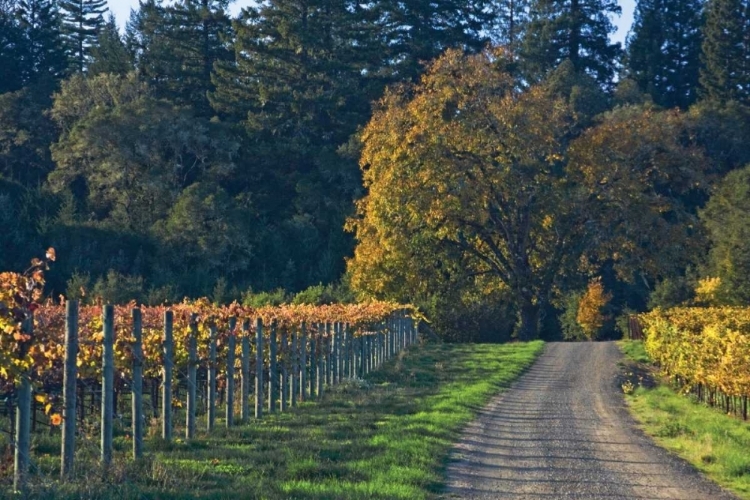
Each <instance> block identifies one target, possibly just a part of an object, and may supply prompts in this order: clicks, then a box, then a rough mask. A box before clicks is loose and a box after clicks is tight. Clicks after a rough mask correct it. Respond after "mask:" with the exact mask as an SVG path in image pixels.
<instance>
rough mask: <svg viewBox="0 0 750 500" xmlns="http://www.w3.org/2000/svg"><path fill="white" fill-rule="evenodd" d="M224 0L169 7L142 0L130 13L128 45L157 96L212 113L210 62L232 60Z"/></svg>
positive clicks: (183, 2)
mask: <svg viewBox="0 0 750 500" xmlns="http://www.w3.org/2000/svg"><path fill="white" fill-rule="evenodd" d="M228 3H229V2H228V1H227V0H181V1H179V2H177V3H175V4H173V5H164V4H162V3H161V1H155V0H146V1H145V2H141V3H140V7H139V10H138V11H137V12H133V13H131V18H130V20H129V21H128V25H127V28H126V43H127V44H128V46H129V48H130V50H131V52H133V53H134V54H135V57H136V60H137V66H138V68H139V70H140V71H141V73H142V74H143V75H144V76H145V77H146V78H147V79H148V80H149V82H150V83H151V84H152V86H153V88H154V90H155V92H156V95H157V96H159V97H162V98H166V99H169V100H170V101H172V102H174V103H176V104H180V105H191V106H193V107H194V108H195V109H196V111H197V112H198V113H199V114H200V115H201V116H210V115H211V113H212V110H211V107H210V104H209V102H208V97H207V93H208V92H211V91H213V90H214V85H213V83H212V81H211V74H212V72H213V67H214V64H215V63H217V62H219V61H227V60H230V59H232V56H233V54H232V50H231V42H232V37H233V34H232V26H231V20H230V18H229V15H228V13H227V7H228Z"/></svg>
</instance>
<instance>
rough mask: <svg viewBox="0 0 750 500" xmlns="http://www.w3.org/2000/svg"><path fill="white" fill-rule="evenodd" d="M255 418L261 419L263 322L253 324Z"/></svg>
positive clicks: (259, 320) (258, 321) (257, 321)
mask: <svg viewBox="0 0 750 500" xmlns="http://www.w3.org/2000/svg"><path fill="white" fill-rule="evenodd" d="M255 418H263V320H261V319H260V318H258V319H257V320H256V322H255Z"/></svg>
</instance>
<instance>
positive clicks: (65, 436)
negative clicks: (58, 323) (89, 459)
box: [60, 300, 78, 480]
mask: <svg viewBox="0 0 750 500" xmlns="http://www.w3.org/2000/svg"><path fill="white" fill-rule="evenodd" d="M77 356H78V302H77V301H75V300H69V301H67V302H66V303H65V368H64V372H63V422H62V450H61V451H62V453H61V457H60V477H61V478H62V479H63V480H65V479H67V478H68V477H69V476H70V473H71V472H72V471H73V462H74V460H75V449H76V403H77V397H78V394H77V391H76V379H77V372H78V364H77V363H76V358H77Z"/></svg>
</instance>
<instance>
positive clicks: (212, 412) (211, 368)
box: [206, 323, 217, 432]
mask: <svg viewBox="0 0 750 500" xmlns="http://www.w3.org/2000/svg"><path fill="white" fill-rule="evenodd" d="M209 332H210V335H211V338H210V340H209V344H208V380H207V381H206V382H207V384H208V412H207V413H208V414H207V415H206V430H207V431H208V432H211V431H212V430H214V423H215V422H216V337H217V333H216V325H215V324H213V323H212V324H211V326H209Z"/></svg>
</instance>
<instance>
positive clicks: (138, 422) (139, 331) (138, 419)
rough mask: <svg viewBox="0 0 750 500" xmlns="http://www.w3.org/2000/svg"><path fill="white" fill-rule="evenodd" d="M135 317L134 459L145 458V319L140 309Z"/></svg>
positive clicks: (132, 398)
mask: <svg viewBox="0 0 750 500" xmlns="http://www.w3.org/2000/svg"><path fill="white" fill-rule="evenodd" d="M132 317H133V380H132V387H131V389H132V392H131V394H132V395H131V413H132V430H133V459H134V460H138V459H139V458H141V457H143V317H142V314H141V310H140V309H139V308H137V307H136V308H134V309H133V311H132Z"/></svg>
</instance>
